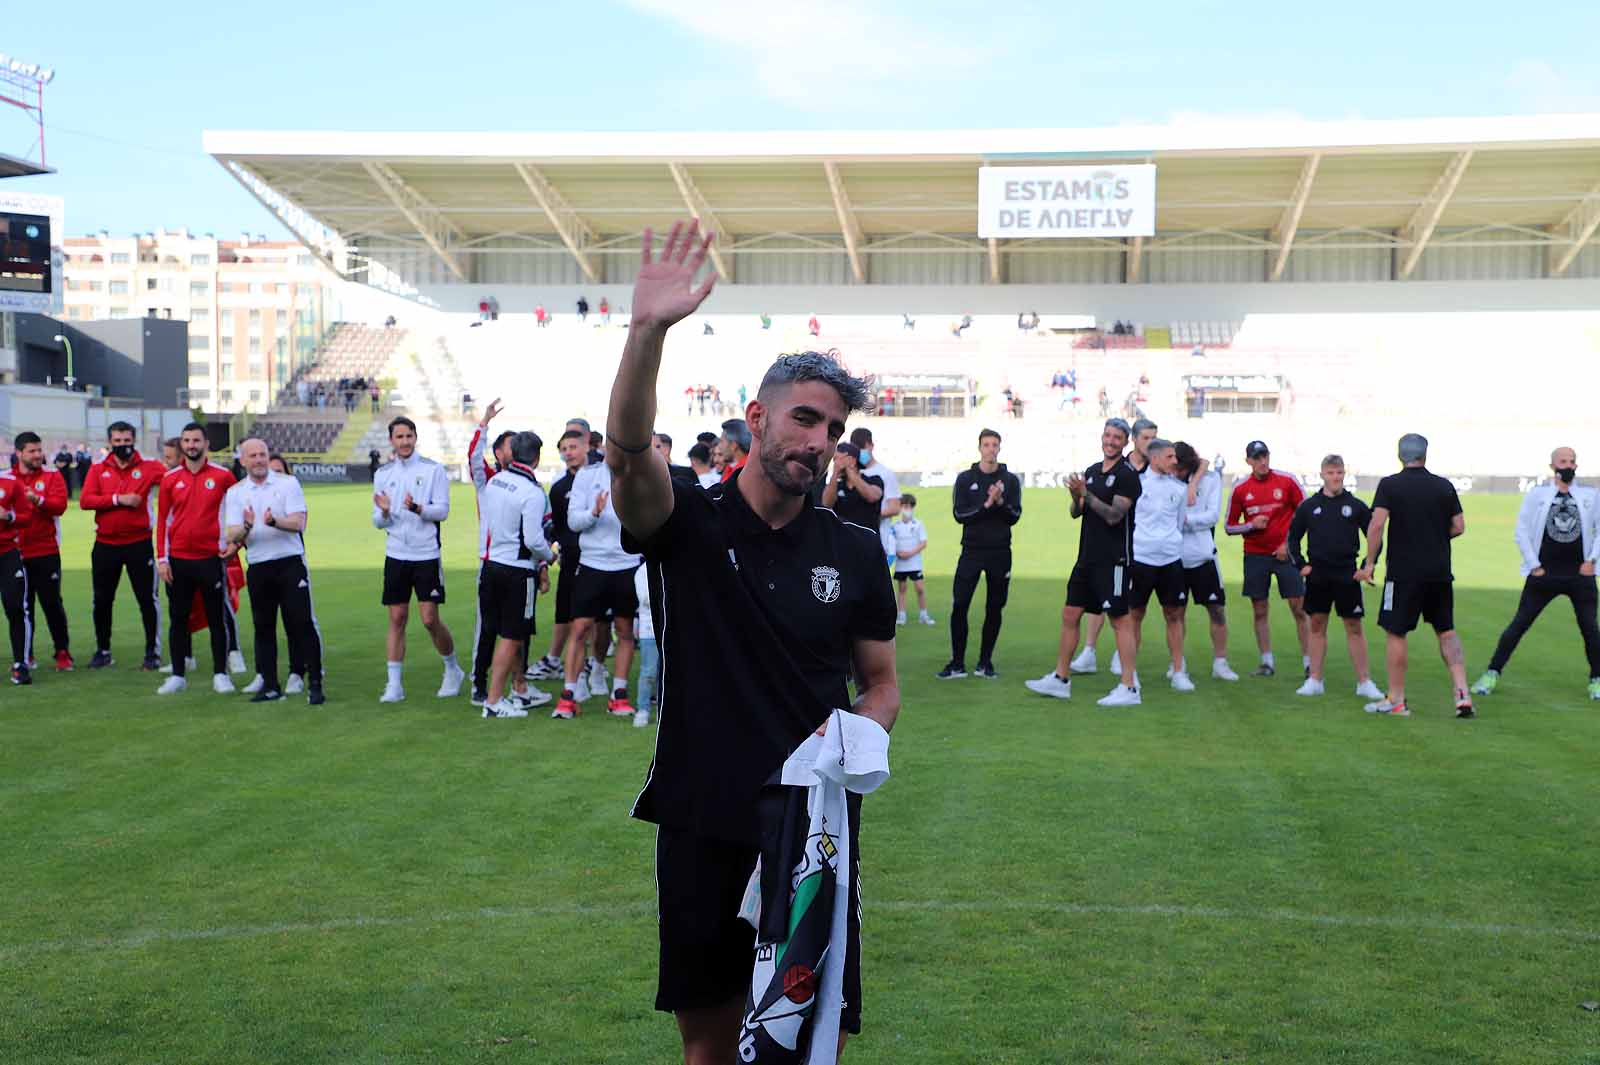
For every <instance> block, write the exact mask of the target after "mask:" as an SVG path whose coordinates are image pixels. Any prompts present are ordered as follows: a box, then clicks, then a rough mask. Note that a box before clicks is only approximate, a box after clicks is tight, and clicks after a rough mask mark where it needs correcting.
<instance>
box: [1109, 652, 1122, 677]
mask: <svg viewBox="0 0 1600 1065" xmlns="http://www.w3.org/2000/svg"><path fill="white" fill-rule="evenodd" d="M1111 672H1112V674H1113V675H1117V674H1120V673H1121V672H1122V652H1121V651H1112V652H1111Z"/></svg>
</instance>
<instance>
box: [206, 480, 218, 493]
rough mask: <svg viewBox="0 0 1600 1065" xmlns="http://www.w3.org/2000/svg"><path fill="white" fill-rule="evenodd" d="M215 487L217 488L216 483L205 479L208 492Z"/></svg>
mask: <svg viewBox="0 0 1600 1065" xmlns="http://www.w3.org/2000/svg"><path fill="white" fill-rule="evenodd" d="M216 486H217V482H216V481H214V480H212V479H211V478H210V477H207V478H206V490H207V491H210V490H211V489H213V488H215V487H216Z"/></svg>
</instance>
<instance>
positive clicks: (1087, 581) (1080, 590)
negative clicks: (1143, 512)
mask: <svg viewBox="0 0 1600 1065" xmlns="http://www.w3.org/2000/svg"><path fill="white" fill-rule="evenodd" d="M1128 436H1129V433H1128V423H1127V422H1125V421H1123V420H1122V419H1121V418H1112V419H1111V420H1110V421H1108V422H1106V424H1105V428H1104V429H1102V430H1101V431H1100V451H1101V454H1103V455H1104V456H1105V457H1104V458H1103V459H1101V461H1099V462H1096V463H1095V464H1094V465H1092V466H1090V467H1089V468H1088V469H1087V470H1084V471H1083V473H1082V474H1076V473H1075V474H1073V475H1072V476H1071V477H1069V478H1068V479H1067V488H1068V489H1069V490H1070V491H1071V492H1072V516H1073V517H1074V518H1079V519H1081V520H1082V522H1083V524H1082V525H1081V526H1080V532H1079V533H1078V562H1077V564H1076V565H1075V566H1073V567H1072V576H1070V577H1069V578H1067V604H1066V606H1064V607H1062V608H1061V647H1060V649H1059V652H1058V653H1057V655H1056V668H1055V669H1054V670H1053V671H1052V672H1050V673H1046V674H1045V675H1044V676H1042V677H1040V678H1039V679H1038V680H1030V681H1028V682H1027V688H1028V690H1029V691H1031V692H1036V693H1038V694H1039V695H1049V696H1052V697H1054V698H1057V699H1070V698H1072V681H1071V679H1070V677H1069V675H1068V669H1069V668H1070V665H1069V664H1070V663H1071V662H1072V654H1073V652H1074V651H1076V650H1077V649H1078V626H1079V623H1080V622H1081V621H1082V620H1083V615H1084V614H1105V615H1106V616H1107V617H1109V618H1110V619H1111V627H1112V631H1113V632H1114V633H1115V635H1116V638H1117V656H1118V658H1119V659H1121V661H1120V662H1119V665H1121V667H1122V678H1121V683H1119V684H1118V685H1117V686H1116V687H1115V688H1113V689H1111V694H1110V695H1107V696H1106V697H1105V698H1103V699H1101V700H1099V703H1100V705H1101V706H1138V705H1139V702H1140V699H1139V687H1138V682H1137V681H1136V680H1135V678H1134V675H1133V663H1134V657H1135V656H1134V642H1133V640H1134V634H1133V619H1132V618H1130V617H1129V616H1128V575H1129V570H1130V569H1131V568H1132V566H1133V520H1134V519H1133V506H1134V504H1135V503H1137V502H1138V500H1139V494H1140V492H1141V490H1142V487H1141V485H1140V483H1139V475H1138V473H1136V472H1135V471H1134V469H1133V467H1132V466H1130V465H1128V462H1127V460H1126V459H1124V458H1123V457H1122V449H1123V448H1125V447H1127V446H1128Z"/></svg>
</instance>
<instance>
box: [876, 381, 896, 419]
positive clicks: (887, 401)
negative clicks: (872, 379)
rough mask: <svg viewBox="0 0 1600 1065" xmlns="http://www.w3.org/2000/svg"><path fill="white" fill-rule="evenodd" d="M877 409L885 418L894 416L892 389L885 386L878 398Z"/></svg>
mask: <svg viewBox="0 0 1600 1065" xmlns="http://www.w3.org/2000/svg"><path fill="white" fill-rule="evenodd" d="M878 411H879V413H881V414H882V415H883V416H884V417H885V418H892V417H894V389H892V388H886V389H884V390H883V395H882V396H881V397H879V400H878Z"/></svg>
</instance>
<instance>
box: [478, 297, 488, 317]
mask: <svg viewBox="0 0 1600 1065" xmlns="http://www.w3.org/2000/svg"><path fill="white" fill-rule="evenodd" d="M488 320H489V301H488V300H486V299H484V300H479V301H478V321H480V322H487V321H488Z"/></svg>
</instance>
